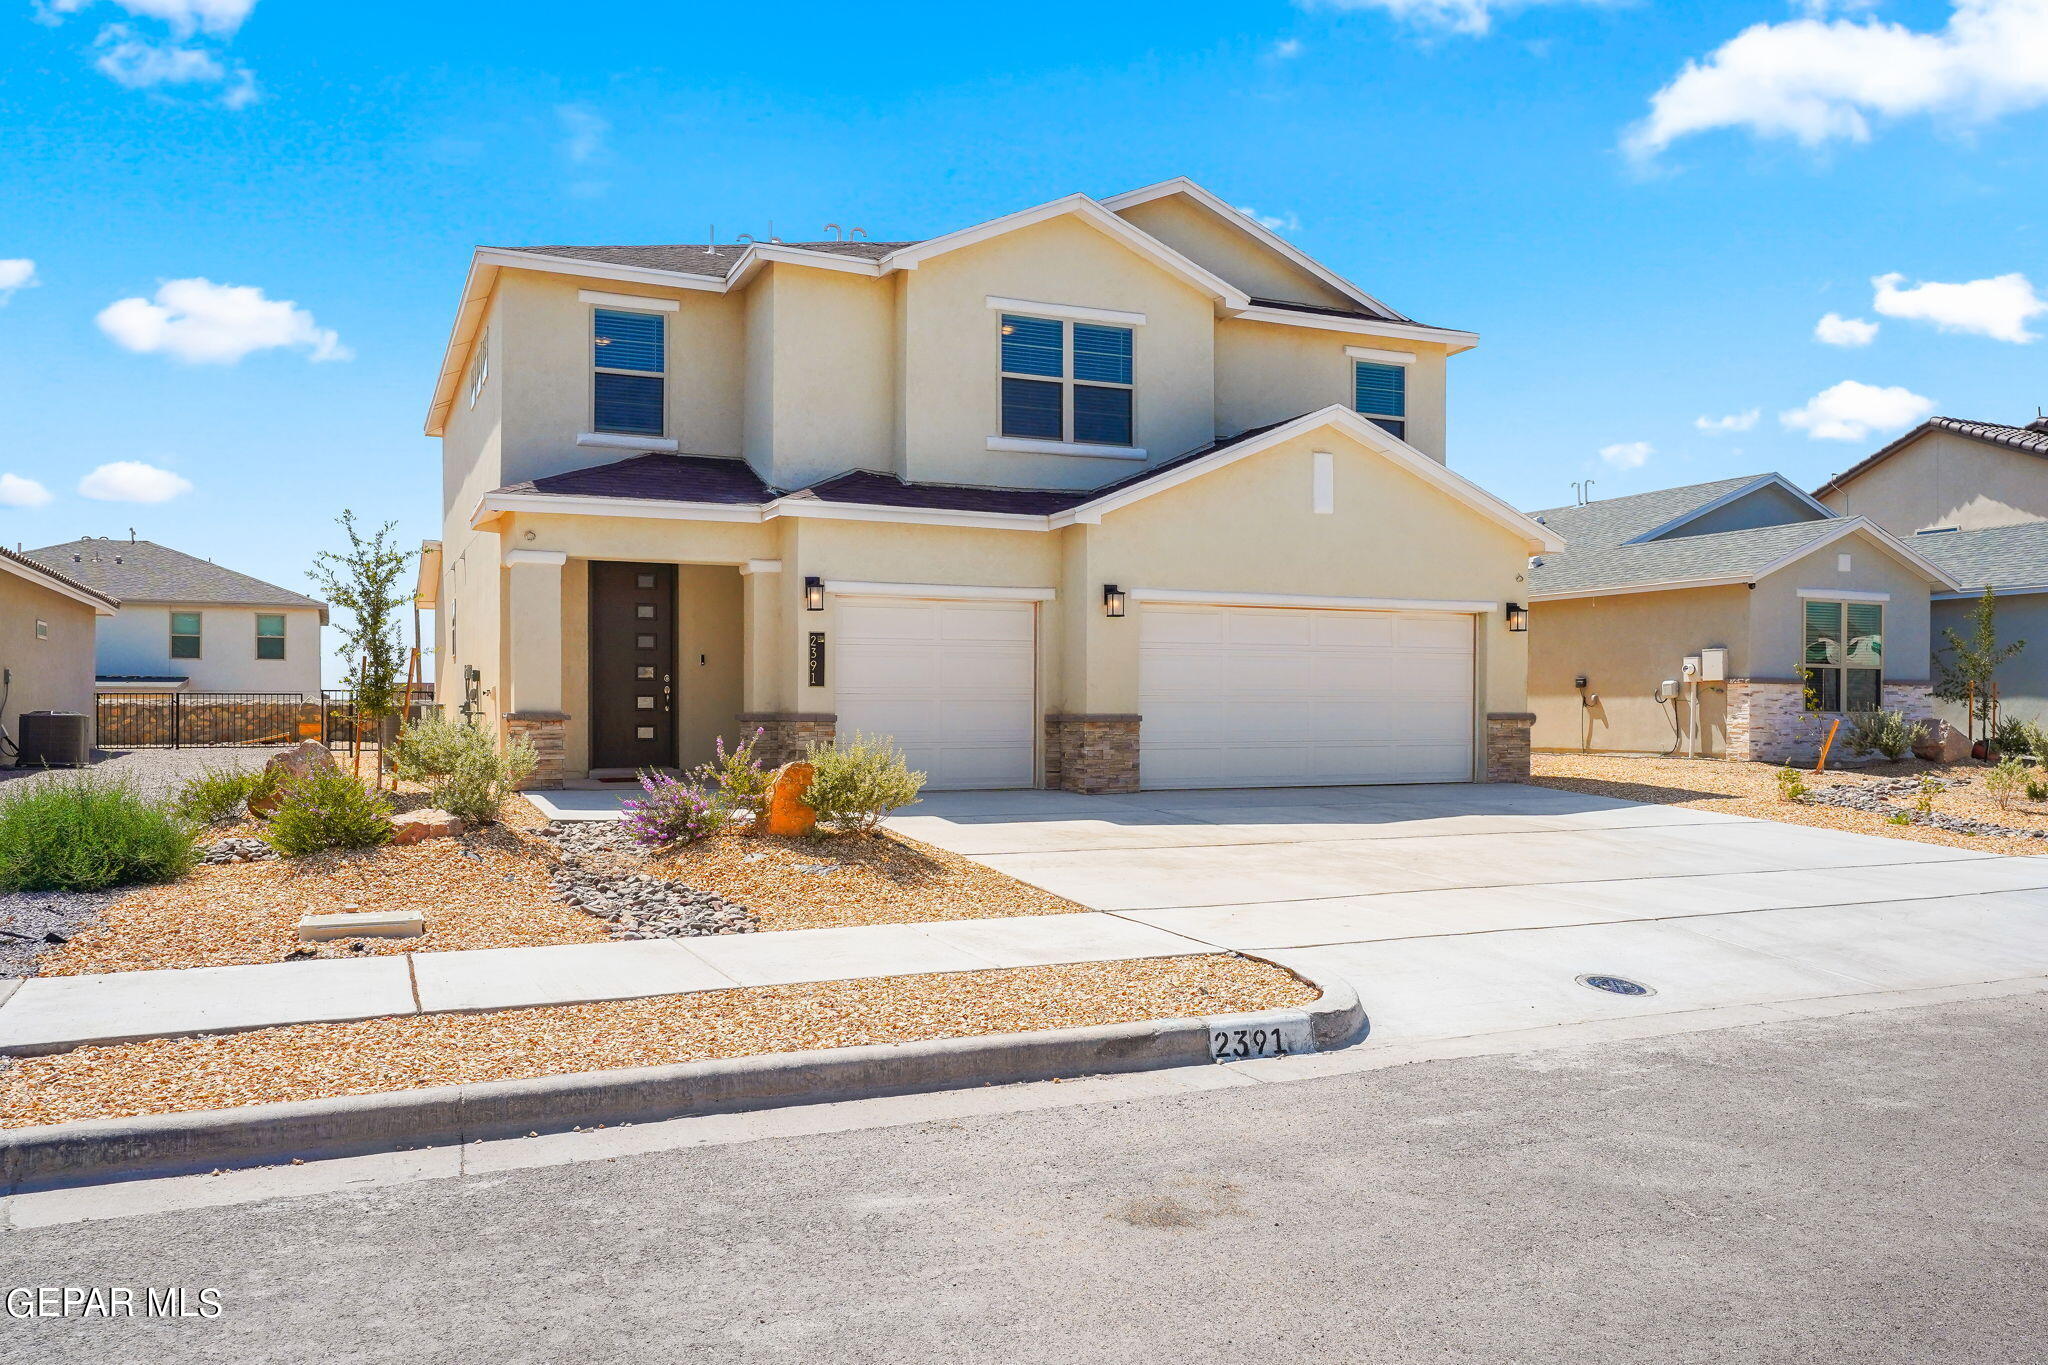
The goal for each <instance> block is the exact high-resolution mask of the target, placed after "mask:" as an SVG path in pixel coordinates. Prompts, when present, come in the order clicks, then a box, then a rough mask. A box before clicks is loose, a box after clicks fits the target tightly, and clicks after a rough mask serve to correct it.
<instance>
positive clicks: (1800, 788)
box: [1776, 763, 1806, 801]
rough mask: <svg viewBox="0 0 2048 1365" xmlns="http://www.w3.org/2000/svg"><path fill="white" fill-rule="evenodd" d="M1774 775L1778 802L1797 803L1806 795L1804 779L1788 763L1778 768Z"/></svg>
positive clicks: (1802, 775) (1803, 776)
mask: <svg viewBox="0 0 2048 1365" xmlns="http://www.w3.org/2000/svg"><path fill="white" fill-rule="evenodd" d="M1776 775H1777V779H1778V799H1779V800H1780V801H1797V800H1798V799H1799V798H1800V797H1802V796H1804V795H1806V777H1805V775H1804V774H1802V773H1801V772H1800V771H1799V770H1798V769H1797V768H1795V767H1793V766H1792V765H1791V764H1790V763H1787V764H1785V765H1784V766H1783V767H1781V768H1779V769H1778V771H1777V774H1776Z"/></svg>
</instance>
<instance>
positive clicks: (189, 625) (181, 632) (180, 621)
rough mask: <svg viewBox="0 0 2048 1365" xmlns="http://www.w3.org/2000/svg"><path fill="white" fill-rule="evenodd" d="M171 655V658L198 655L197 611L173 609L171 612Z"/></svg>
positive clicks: (196, 656) (187, 657) (195, 656)
mask: <svg viewBox="0 0 2048 1365" xmlns="http://www.w3.org/2000/svg"><path fill="white" fill-rule="evenodd" d="M171 657H172V658H173V659H196V658H198V657H199V613H198V612H196V611H174V612H172V613H171Z"/></svg>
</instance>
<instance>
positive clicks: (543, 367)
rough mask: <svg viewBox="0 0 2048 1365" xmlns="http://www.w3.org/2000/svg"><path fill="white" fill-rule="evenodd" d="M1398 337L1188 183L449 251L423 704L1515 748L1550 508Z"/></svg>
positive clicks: (1395, 748)
mask: <svg viewBox="0 0 2048 1365" xmlns="http://www.w3.org/2000/svg"><path fill="white" fill-rule="evenodd" d="M1476 342H1477V338H1476V337H1475V336H1474V335H1472V334H1471V333H1469V332H1463V331H1457V330H1452V329H1448V328H1442V327H1433V326H1427V325H1424V324H1421V323H1418V322H1415V321H1413V320H1412V319H1410V318H1407V317H1405V316H1403V315H1402V314H1400V313H1398V312H1396V311H1394V310H1393V309H1391V308H1389V307H1388V306H1387V305H1385V304H1384V303H1382V302H1380V301H1379V300H1378V299H1376V298H1374V297H1373V296H1372V295H1370V294H1367V293H1365V292H1364V291H1363V290H1361V289H1359V288H1358V287H1357V286H1355V285H1353V284H1351V283H1349V282H1348V281H1346V280H1344V279H1342V278H1341V277H1339V276H1338V275H1336V274H1335V273H1334V272H1332V271H1331V270H1329V269H1328V268H1327V267H1325V266H1323V265H1321V264H1319V263H1318V262H1316V261H1314V260H1312V259H1310V258H1309V257H1308V256H1306V255H1304V254H1302V253H1301V252H1300V251H1298V250H1296V249H1295V248H1294V247H1292V246H1290V245H1289V244H1288V243H1286V242H1285V241H1283V240H1281V239H1280V238H1279V237H1277V236H1275V235H1274V234H1273V233H1271V232H1269V231H1268V230H1267V229H1265V228H1264V227H1262V226H1261V225H1259V224H1258V223H1256V222H1254V221H1253V220H1252V219H1250V218H1248V217H1247V216H1245V215H1244V214H1242V213H1240V212H1238V211H1237V210H1235V209H1233V208H1232V207H1230V205H1229V204H1228V203H1226V202H1225V201H1223V200H1221V199H1218V198H1217V197H1216V196H1214V195H1212V194H1210V193H1209V192H1208V191H1206V190H1204V189H1202V188H1201V187H1199V186H1197V185H1194V184H1192V183H1191V182H1189V181H1186V180H1173V181H1168V182H1166V183H1164V184H1160V185H1155V186H1151V187H1149V188H1146V189H1142V190H1137V191H1133V192H1131V193H1128V194H1123V195H1118V196H1115V197H1112V198H1108V199H1102V200H1096V199H1091V198H1088V197H1086V196H1084V195H1070V196H1068V197H1066V198H1064V199H1059V200H1055V201H1053V202H1051V203H1048V204H1041V205H1039V206H1037V207H1035V208H1030V209H1025V210H1023V211H1021V212H1018V213H1013V214H1009V215H1007V216H1005V217H1002V218H997V219H994V220H992V221H990V222H986V223H981V224H977V225H975V226H973V227H969V228H966V229H963V230H961V231H958V232H953V233H949V234H947V235H945V236H943V237H938V238H934V239H931V240H929V241H923V242H866V241H859V240H852V241H829V242H810V243H784V242H779V241H771V242H756V243H753V244H751V245H697V246H644V247H571V246H551V247H529V248H519V249H502V248H482V249H479V250H478V251H477V252H476V253H475V256H474V258H473V260H472V263H471V267H470V272H469V277H468V280H467V282H466V284H465V286H464V289H463V293H462V300H461V306H460V310H459V312H458V314H457V316H456V320H455V325H454V329H453V334H452V336H451V337H450V340H449V343H448V349H447V353H446V356H445V358H444V361H443V365H442V371H441V376H440V380H439V383H438V386H437V388H436V390H435V394H434V399H433V404H432V410H431V413H430V415H429V418H428V421H427V432H428V434H429V435H434V436H440V437H442V438H443V473H444V480H443V486H444V514H445V525H444V529H443V534H442V537H441V542H440V546H439V556H438V558H439V561H440V564H441V575H442V581H441V584H440V586H439V589H438V591H436V592H435V593H433V594H432V600H433V602H434V604H435V606H436V617H437V630H438V638H439V644H438V651H439V658H438V665H437V673H436V676H437V677H439V678H442V679H444V680H445V686H444V688H443V691H442V696H443V698H444V702H445V703H446V704H447V705H449V706H454V705H456V704H457V703H458V702H461V703H463V704H473V705H475V706H476V707H477V708H478V709H480V711H481V712H482V713H483V714H485V715H488V716H490V717H491V718H492V719H493V720H494V721H495V720H502V723H503V724H504V725H505V726H506V728H507V729H509V730H511V731H514V732H517V733H521V734H525V735H527V736H529V737H530V738H531V739H532V740H533V741H534V743H535V746H536V748H537V749H538V750H539V751H540V753H541V755H542V760H543V765H542V770H541V772H540V774H539V775H538V779H537V780H539V781H541V782H543V783H553V782H559V781H561V780H563V779H564V778H576V777H581V776H583V775H585V774H587V773H592V772H595V773H598V774H629V773H631V772H632V771H633V770H635V769H638V768H642V767H645V766H649V765H664V764H668V765H673V764H684V765H687V764H692V763H696V762H699V761H701V760H703V759H704V758H706V757H708V756H709V755H710V753H711V750H712V746H713V743H714V741H715V740H716V739H717V738H718V737H720V736H723V737H724V738H725V739H726V740H727V741H728V743H730V742H732V741H733V740H735V739H737V738H739V737H741V736H743V735H745V734H748V733H751V732H752V731H754V730H755V729H759V730H761V731H763V732H764V733H763V742H762V749H761V752H762V756H763V757H764V758H767V759H768V760H770V761H776V760H780V759H782V758H784V757H786V756H788V755H790V754H792V753H794V752H798V751H800V749H801V747H802V745H803V743H804V742H805V741H806V740H810V739H816V738H822V737H829V736H832V735H834V734H838V735H847V734H850V733H852V732H855V731H860V732H865V733H869V734H883V735H889V736H892V737H894V738H895V739H896V740H897V741H898V742H899V743H901V744H902V745H903V746H904V748H905V749H906V750H907V751H908V753H909V756H910V759H911V761H912V763H913V764H914V765H915V766H917V767H919V768H921V769H923V770H925V771H926V772H928V773H929V774H930V775H931V779H932V782H931V785H932V786H933V787H935V788H938V787H1026V786H1034V785H1039V784H1041V783H1042V784H1044V785H1046V786H1054V787H1065V788H1068V789H1071V790H1079V791H1108V790H1130V789H1133V788H1136V787H1138V786H1140V785H1143V786H1148V787H1199V786H1234V785H1241V784H1259V783H1264V784H1296V783H1348V782H1422V781H1466V780H1472V779H1475V778H1484V777H1487V776H1493V777H1506V778H1513V777H1517V776H1520V775H1522V774H1524V773H1526V771H1527V728H1526V727H1527V717H1526V712H1525V710H1524V707H1525V697H1524V681H1525V680H1524V663H1525V651H1524V648H1523V640H1524V637H1523V636H1522V635H1521V634H1519V633H1517V632H1516V630H1515V629H1512V628H1511V627H1510V624H1509V622H1510V617H1511V616H1512V617H1514V618H1515V619H1516V623H1517V625H1518V624H1519V618H1520V613H1519V612H1514V613H1510V612H1509V611H1508V610H1507V607H1508V606H1509V604H1510V603H1511V602H1514V601H1516V600H1517V599H1518V598H1519V597H1520V595H1521V591H1522V589H1521V575H1522V573H1523V571H1524V569H1525V567H1526V564H1527V561H1528V556H1529V555H1530V554H1531V553H1532V552H1534V551H1538V550H1544V549H1555V548H1557V544H1558V542H1557V540H1556V538H1555V537H1554V536H1552V535H1551V534H1550V533H1548V532H1546V531H1545V530H1544V528H1542V527H1540V526H1538V525H1536V524H1535V523H1533V522H1531V521H1529V520H1528V519H1526V518H1524V517H1523V516H1522V515H1521V514H1519V513H1517V512H1516V511H1514V509H1512V508H1511V507H1508V506H1507V505H1506V504H1504V503H1502V502H1501V501H1500V500H1498V499H1496V498H1494V497H1493V496H1491V495H1490V494H1488V493H1486V492H1485V491H1484V490H1482V489H1480V488H1478V487H1477V486H1475V485H1474V484H1472V483H1471V482H1469V481H1468V480H1466V479H1464V478H1462V477H1460V476H1459V475H1457V474H1454V473H1452V472H1450V471H1449V470H1448V469H1446V468H1445V466H1444V463H1443V460H1444V429H1445V414H1444V373H1445V366H1446V363H1447V361H1448V359H1449V357H1451V356H1452V355H1454V354H1456V353H1458V352H1460V351H1463V350H1467V349H1469V348H1470V347H1472V346H1473V345H1475V344H1476Z"/></svg>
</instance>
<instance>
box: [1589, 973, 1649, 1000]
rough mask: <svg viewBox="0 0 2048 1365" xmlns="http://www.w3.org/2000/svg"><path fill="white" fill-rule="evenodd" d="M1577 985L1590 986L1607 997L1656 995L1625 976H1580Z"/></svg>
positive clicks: (1640, 983)
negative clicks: (1603, 992) (1606, 994)
mask: <svg viewBox="0 0 2048 1365" xmlns="http://www.w3.org/2000/svg"><path fill="white" fill-rule="evenodd" d="M1579 984H1580V985H1581V986H1591V987H1592V988H1593V989H1594V990H1596V991H1606V992H1607V993H1608V994H1609V995H1655V994H1656V993H1657V992H1655V991H1653V990H1651V989H1650V988H1649V987H1648V986H1645V985H1644V984H1643V983H1642V982H1640V981H1631V980H1629V979H1628V978H1627V977H1625V976H1582V977H1580V978H1579Z"/></svg>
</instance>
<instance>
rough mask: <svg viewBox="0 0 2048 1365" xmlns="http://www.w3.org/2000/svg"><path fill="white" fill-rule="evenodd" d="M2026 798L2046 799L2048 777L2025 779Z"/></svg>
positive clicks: (2047, 797) (2032, 799) (2047, 798)
mask: <svg viewBox="0 0 2048 1365" xmlns="http://www.w3.org/2000/svg"><path fill="white" fill-rule="evenodd" d="M2027 800H2029V801H2048V779H2037V778H2028V779H2027Z"/></svg>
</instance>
